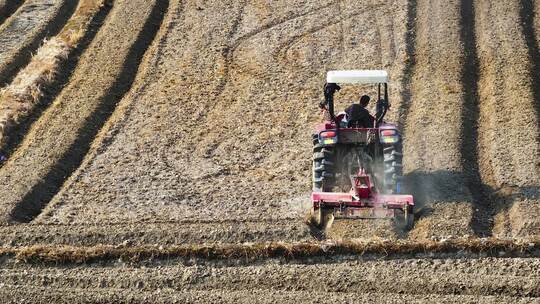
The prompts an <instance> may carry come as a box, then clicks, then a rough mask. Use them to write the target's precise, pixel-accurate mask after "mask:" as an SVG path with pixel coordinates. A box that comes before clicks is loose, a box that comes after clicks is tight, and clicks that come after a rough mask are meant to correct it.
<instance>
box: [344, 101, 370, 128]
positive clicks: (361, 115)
mask: <svg viewBox="0 0 540 304" xmlns="http://www.w3.org/2000/svg"><path fill="white" fill-rule="evenodd" d="M368 104H369V96H367V95H362V97H360V103H353V104H352V105H350V106H349V107H348V108H347V109H345V113H347V118H348V127H349V128H351V127H357V128H373V124H374V122H375V118H374V117H373V116H371V114H369V111H368V110H367V109H366V107H367V105H368Z"/></svg>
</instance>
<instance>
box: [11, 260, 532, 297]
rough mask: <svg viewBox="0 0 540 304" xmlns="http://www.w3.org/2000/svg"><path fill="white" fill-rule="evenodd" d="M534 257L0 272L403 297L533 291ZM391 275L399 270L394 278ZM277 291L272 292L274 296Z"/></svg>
mask: <svg viewBox="0 0 540 304" xmlns="http://www.w3.org/2000/svg"><path fill="white" fill-rule="evenodd" d="M538 263H539V261H538V259H491V258H485V259H477V260H471V261H467V260H461V259H456V260H451V259H448V260H445V259H430V260H395V261H392V260H389V261H384V260H382V261H361V262H355V261H353V262H338V261H336V262H334V263H329V264H325V263H319V264H310V263H308V264H302V263H299V264H295V263H284V264H278V263H261V264H257V265H246V266H242V265H238V266H234V265H229V266H228V267H223V266H219V265H217V266H213V264H211V263H210V264H206V265H202V264H198V265H194V266H183V265H181V264H178V263H175V262H174V261H171V262H170V263H168V264H161V265H156V266H158V267H155V266H154V265H153V264H152V263H150V264H147V267H137V265H134V266H129V265H124V266H123V267H113V266H109V265H104V266H101V267H100V266H97V267H93V268H92V267H84V266H74V267H62V268H54V267H40V268H27V267H17V266H14V267H9V266H4V267H5V268H3V270H2V271H1V272H0V278H1V279H2V283H3V284H5V285H7V286H15V285H18V286H21V285H24V286H28V285H29V286H34V287H41V288H45V287H46V288H51V289H60V288H62V287H65V286H70V287H71V288H89V287H90V288H97V289H102V290H103V291H105V290H139V291H145V292H149V291H155V290H157V289H163V290H170V291H183V292H186V291H191V292H201V291H223V292H233V291H235V290H263V291H264V290H268V291H270V290H273V291H278V290H283V289H285V288H286V290H287V291H288V292H312V293H313V292H315V293H316V292H321V291H324V292H327V293H339V292H341V293H354V294H358V295H360V294H382V293H388V294H402V295H404V296H418V297H420V298H423V297H428V296H444V295H449V294H451V295H456V296H457V295H461V296H488V297H489V296H498V297H500V296H510V297H512V296H514V297H518V296H519V297H532V298H534V297H536V298H538V297H539V296H540V289H539V286H540V278H538V276H535V275H534V274H533V272H534V267H537V266H538ZM396 274H399V275H396ZM279 293H280V292H276V294H279Z"/></svg>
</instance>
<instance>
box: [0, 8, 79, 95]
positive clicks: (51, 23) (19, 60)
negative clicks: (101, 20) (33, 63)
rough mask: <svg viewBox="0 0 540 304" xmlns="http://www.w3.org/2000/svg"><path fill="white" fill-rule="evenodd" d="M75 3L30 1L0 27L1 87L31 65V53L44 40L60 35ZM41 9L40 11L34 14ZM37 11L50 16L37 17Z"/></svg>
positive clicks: (72, 11) (73, 9)
mask: <svg viewBox="0 0 540 304" xmlns="http://www.w3.org/2000/svg"><path fill="white" fill-rule="evenodd" d="M59 3H60V4H59ZM78 3H79V1H75V0H61V1H60V2H59V1H53V0H29V1H26V2H25V3H24V4H23V5H22V6H20V7H19V9H18V10H17V11H16V12H15V13H14V14H13V15H12V16H11V17H10V18H9V19H7V20H6V22H5V23H4V24H3V25H2V26H1V27H0V44H2V49H0V87H2V86H4V85H6V84H7V83H9V82H11V80H12V79H13V78H14V77H15V75H16V74H17V72H18V71H19V70H20V69H21V68H22V67H24V66H26V65H27V64H28V62H30V59H31V58H32V53H33V52H35V51H36V50H37V49H38V48H39V46H40V45H41V42H42V41H43V39H45V38H47V37H52V36H55V35H56V34H58V33H59V32H60V30H61V29H62V28H63V27H64V25H65V24H66V23H67V21H68V20H69V18H70V17H71V15H73V13H74V12H75V9H76V8H77V5H78ZM40 7H41V10H37V8H40ZM36 11H37V12H41V13H42V14H49V13H50V14H52V16H50V15H45V16H40V15H37V16H36V14H37V12H36ZM40 18H42V19H40ZM29 22H32V23H33V24H28V23H29Z"/></svg>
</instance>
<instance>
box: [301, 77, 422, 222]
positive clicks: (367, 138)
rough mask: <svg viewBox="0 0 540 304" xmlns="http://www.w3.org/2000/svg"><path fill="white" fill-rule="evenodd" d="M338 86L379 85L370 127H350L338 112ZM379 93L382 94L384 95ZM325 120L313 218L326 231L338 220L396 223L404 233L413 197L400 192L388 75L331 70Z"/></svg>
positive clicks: (317, 147) (317, 136)
mask: <svg viewBox="0 0 540 304" xmlns="http://www.w3.org/2000/svg"><path fill="white" fill-rule="evenodd" d="M338 84H376V85H377V92H378V93H377V95H378V96H377V113H376V115H375V117H374V120H373V125H371V126H365V125H363V126H359V125H355V124H354V123H352V124H351V121H349V120H348V119H349V117H347V114H346V113H339V114H338V115H335V114H334V93H335V92H336V90H339V88H340V87H339V86H338ZM381 91H383V93H382V94H381ZM321 107H322V108H323V109H324V110H325V120H324V121H323V122H322V123H321V124H318V125H317V126H316V130H315V133H314V134H313V193H312V195H311V200H312V204H313V208H312V213H313V219H314V222H315V224H316V225H317V226H319V227H320V228H321V229H326V228H327V227H328V226H329V225H330V224H331V222H332V221H333V220H334V218H360V219H388V218H391V219H394V221H395V223H396V226H398V227H399V228H400V229H410V228H411V227H412V225H413V223H414V215H413V208H414V201H413V197H412V195H404V194H400V192H401V178H402V174H403V173H402V171H403V170H402V159H403V154H402V153H403V152H402V141H401V135H400V133H399V130H398V128H397V126H396V125H395V124H390V123H386V122H385V121H384V116H385V115H386V112H387V111H388V109H389V108H390V104H389V102H388V74H387V72H386V71H374V70H367V71H365V70H364V71H363V70H352V71H330V72H328V74H327V83H326V86H325V100H324V102H322V103H321Z"/></svg>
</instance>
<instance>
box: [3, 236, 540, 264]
mask: <svg viewBox="0 0 540 304" xmlns="http://www.w3.org/2000/svg"><path fill="white" fill-rule="evenodd" d="M458 253H469V254H488V255H492V256H501V255H503V256H538V255H539V253H540V239H532V240H502V239H454V240H447V241H420V242H415V241H389V240H379V241H365V242H355V241H342V242H305V243H255V244H217V245H197V244H193V245H180V246H159V247H158V246H127V247H125V246H107V245H99V246H92V247H75V246H30V247H21V248H6V249H3V250H2V249H0V255H10V256H14V257H15V259H16V260H17V261H19V262H24V263H55V264H57V263H58V264H81V263H91V262H106V261H115V260H118V259H120V260H122V261H126V262H139V261H143V260H149V259H173V258H198V259H207V260H226V259H245V260H260V259H267V258H288V259H302V258H313V257H331V256H340V255H352V256H364V255H376V256H381V257H389V256H396V255H413V256H414V255H418V254H420V255H425V254H430V255H437V254H458Z"/></svg>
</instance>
